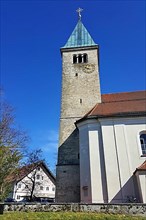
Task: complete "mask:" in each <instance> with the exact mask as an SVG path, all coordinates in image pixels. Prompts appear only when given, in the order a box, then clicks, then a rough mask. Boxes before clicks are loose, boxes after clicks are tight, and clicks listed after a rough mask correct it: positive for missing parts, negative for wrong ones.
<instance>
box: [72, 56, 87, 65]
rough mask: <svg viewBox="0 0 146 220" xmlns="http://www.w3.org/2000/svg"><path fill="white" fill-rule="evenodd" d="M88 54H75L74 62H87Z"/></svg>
mask: <svg viewBox="0 0 146 220" xmlns="http://www.w3.org/2000/svg"><path fill="white" fill-rule="evenodd" d="M87 62H88V55H87V54H86V53H83V54H74V55H73V63H74V64H75V63H87Z"/></svg>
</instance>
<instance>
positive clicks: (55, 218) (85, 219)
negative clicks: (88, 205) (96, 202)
mask: <svg viewBox="0 0 146 220" xmlns="http://www.w3.org/2000/svg"><path fill="white" fill-rule="evenodd" d="M98 219H100V220H101V219H105V220H117V219H119V220H123V219H124V220H144V219H145V220H146V217H132V216H125V215H111V214H98V213H85V212H84V213H83V212H7V213H4V214H3V215H0V220H98Z"/></svg>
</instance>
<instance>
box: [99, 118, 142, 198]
mask: <svg viewBox="0 0 146 220" xmlns="http://www.w3.org/2000/svg"><path fill="white" fill-rule="evenodd" d="M101 127H102V136H103V143H104V154H105V161H106V163H105V166H106V176H107V185H108V197H109V202H118V201H119V202H124V201H125V200H126V199H127V196H134V197H135V194H136V193H135V192H134V182H133V177H132V175H133V172H134V171H135V169H136V168H137V167H139V166H140V165H141V164H142V163H143V162H144V160H145V158H144V157H141V150H140V141H139V137H138V134H139V132H140V131H142V130H146V124H145V118H133V119H132V118H130V119H126V118H125V119H113V120H111V119H110V120H101Z"/></svg>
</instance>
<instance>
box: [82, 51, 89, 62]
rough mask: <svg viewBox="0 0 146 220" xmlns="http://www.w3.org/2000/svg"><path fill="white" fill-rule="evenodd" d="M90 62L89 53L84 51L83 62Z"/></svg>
mask: <svg viewBox="0 0 146 220" xmlns="http://www.w3.org/2000/svg"><path fill="white" fill-rule="evenodd" d="M87 62H88V57H87V54H86V53H84V54H83V63H87Z"/></svg>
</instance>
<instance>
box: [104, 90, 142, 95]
mask: <svg viewBox="0 0 146 220" xmlns="http://www.w3.org/2000/svg"><path fill="white" fill-rule="evenodd" d="M139 92H146V90H137V91H130V92H128V91H127V92H116V93H104V94H101V95H103V96H104V95H118V94H129V93H139Z"/></svg>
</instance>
